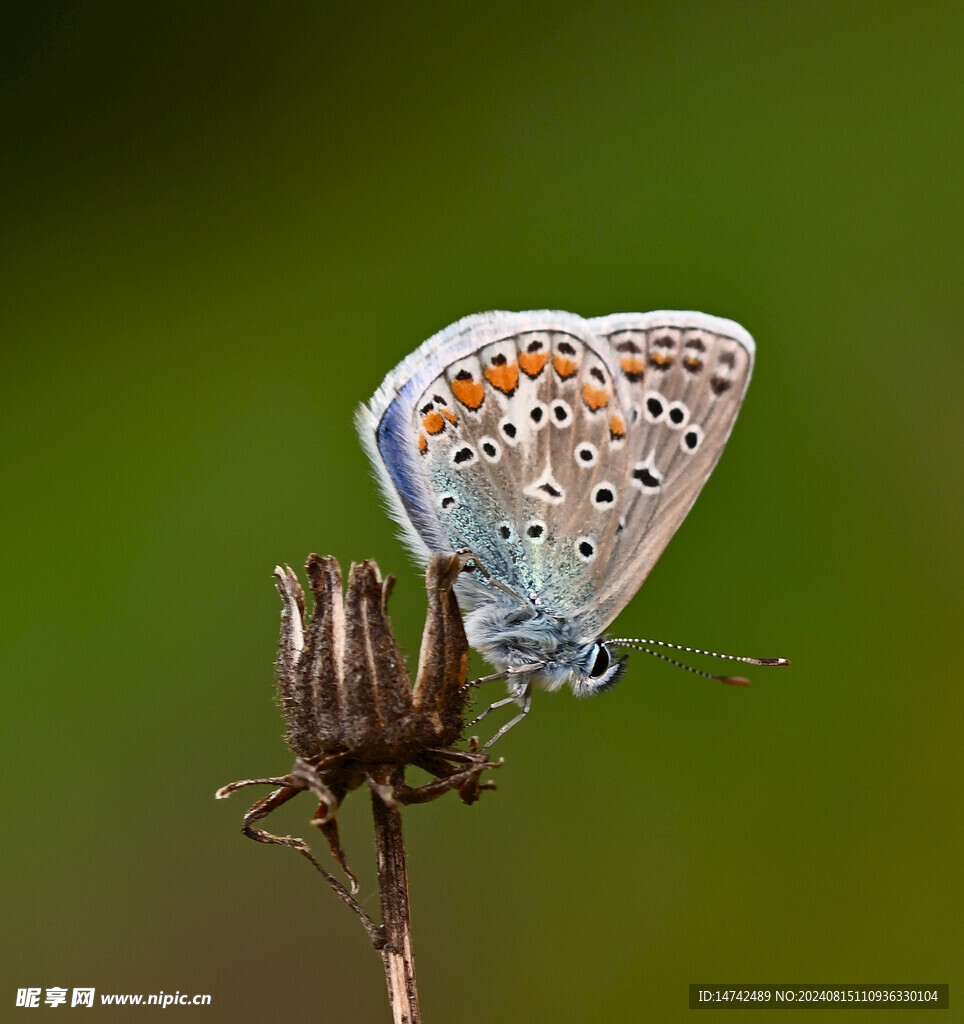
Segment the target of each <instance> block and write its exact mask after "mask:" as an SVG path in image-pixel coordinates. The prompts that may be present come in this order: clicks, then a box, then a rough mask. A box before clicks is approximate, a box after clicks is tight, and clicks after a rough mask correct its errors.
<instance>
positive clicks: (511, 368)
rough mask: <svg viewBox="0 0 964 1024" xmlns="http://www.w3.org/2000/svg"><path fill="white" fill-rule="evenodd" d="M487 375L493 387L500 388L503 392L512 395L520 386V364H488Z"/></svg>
mask: <svg viewBox="0 0 964 1024" xmlns="http://www.w3.org/2000/svg"><path fill="white" fill-rule="evenodd" d="M485 377H486V380H488V382H489V383H490V384H491V385H492V387H494V388H498V389H499V390H500V391H501V392H502V394H504V395H511V394H512V393H513V392H514V391H515V389H516V388H517V387H518V386H519V365H518V363H504V364H503V365H502V366H487V367H486V368H485Z"/></svg>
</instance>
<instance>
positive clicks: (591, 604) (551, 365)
mask: <svg viewBox="0 0 964 1024" xmlns="http://www.w3.org/2000/svg"><path fill="white" fill-rule="evenodd" d="M754 355H755V345H754V341H753V339H752V338H751V337H750V335H749V334H748V333H747V331H746V330H744V328H742V327H741V326H740V325H739V324H737V323H734V322H733V321H732V320H724V319H721V318H719V317H715V316H709V315H707V314H705V313H695V312H667V311H657V312H651V313H614V314H612V315H610V316H603V317H596V318H594V319H584V318H582V317H580V316H577V315H576V314H574V313H565V312H561V311H552V310H539V311H530V312H521V313H509V312H488V313H478V314H476V315H473V316H468V317H465V318H463V319H462V320H459V321H458V322H457V323H454V324H452V325H451V326H449V327H446V328H445V329H444V330H443V331H440V332H439V333H438V334H436V335H434V336H433V337H431V338H429V339H428V341H426V342H424V344H422V345H421V346H420V347H419V348H418V349H416V350H415V352H413V353H412V354H411V355H409V356H408V357H407V358H406V359H404V360H403V361H402V362H401V363H400V364H399V365H398V366H397V367H396V368H395V369H394V370H392V371H391V373H389V374H388V375H387V377H386V378H385V380H384V382H383V383H382V385H381V387H379V388H378V390H377V391H376V392H375V394H374V396H373V397H372V398H371V400H370V401H369V402H368V403H367V404H365V405H363V406H361V407H360V408H359V410H358V414H357V416H356V425H357V427H358V430H359V433H360V436H361V440H362V443H363V445H364V447H365V450H366V451H367V453H368V455H369V457H370V459H371V461H372V463H373V465H374V467H375V470H376V473H377V476H378V478H379V480H380V483H381V486H382V489H383V491H384V493H385V496H386V498H387V500H388V504H389V509H390V511H391V512H392V514H393V516H394V518H395V519H396V520H397V522H398V523H399V525H400V526H401V531H402V536H403V539H404V540H405V541H406V543H407V544H408V546H409V547H410V548H411V549H412V551H413V553H414V554H415V555H416V557H417V558H418V559H419V560H421V561H422V562H423V563H424V561H425V560H426V559H427V556H428V554H429V553H430V552H436V551H438V552H443V551H461V550H468V551H471V552H472V553H473V554H474V555H475V556H476V558H477V560H478V562H479V563H480V567H481V571H480V572H479V573H477V574H475V575H474V576H470V577H469V578H468V580H467V581H466V582H463V583H462V584H460V589H459V600H460V603H461V604H462V605H463V608H464V609H466V611H467V614H466V616H465V629H466V635H467V637H468V640H469V643H470V644H471V645H472V646H473V647H475V648H476V649H477V650H478V651H480V652H481V653H482V654H483V655H484V657H485V658H486V659H487V660H488V661H489V662H490V663H491V664H493V665H494V666H496V667H497V668H498V669H499V670H500V671H499V672H498V673H497V674H496V676H493V677H490V678H508V679H509V684H510V695H511V696H510V698H508V699H507V700H511V699H518V698H522V699H523V714H525V712H526V711H527V710H528V707H529V695H530V693H531V689H532V686H533V685H534V684H535V685H541V686H542V687H544V688H546V689H549V690H555V689H558V688H559V687H561V686H562V685H564V684H568V685H569V686H570V687H571V688H572V690H573V692H574V693H575V694H577V695H579V696H585V695H589V694H595V693H600V692H602V691H605V690H607V689H609V688H611V687H612V686H613V685H614V684H615V683H616V682H617V681H618V680H619V679H620V678H621V677H622V675H623V674H624V672H625V671H626V658H625V656H623V657H617V656H616V654H615V651H616V650H617V649H619V648H627V647H628V648H636V649H639V650H645V651H646V652H647V653H650V654H656V656H657V657H662V658H663V659H664V660H667V661H672V659H670V658H667V657H666V656H665V655H660V654H658V652H656V651H653V650H652V645H660V646H663V647H676V648H677V649H679V650H688V651H695V652H696V653H701V654H710V653H712V652H706V651H699V650H698V649H696V648H685V647H682V648H681V647H678V645H674V644H667V643H664V642H660V641H647V640H633V639H631V638H617V639H612V638H609V639H607V637H606V635H605V631H606V629H607V628H608V627H609V625H610V624H611V623H612V621H613V620H614V619H615V618H616V616H617V615H618V614H619V612H620V611H622V609H623V608H624V607H625V606H626V605H627V604H628V602H629V601H630V600H631V599H632V597H633V596H634V595H635V593H636V592H637V590H638V589H639V588H640V586H641V585H642V583H643V581H644V580H645V579H646V577H647V576H648V575H649V572H650V570H651V569H652V568H653V566H654V565H655V563H656V560H657V559H658V558H659V556H660V555H661V554H662V552H663V549H664V548H665V547H666V545H667V543H668V542H669V540H670V538H671V537H672V536H673V534H674V533H675V532H676V530H677V528H678V527H679V525H680V523H681V522H682V521H683V519H684V517H685V516H686V513H687V512H688V511H689V510H690V508H691V507H692V505H693V502H694V501H695V500H696V498H697V496H698V495H699V493H700V490H701V489H702V487H703V484H704V483H705V482H706V480H707V478H708V477H709V475H710V473H711V472H712V470H713V467H714V466H715V465H716V463H717V460H718V459H719V457H720V454H721V452H722V451H723V447H724V445H725V444H726V441H727V439H728V437H729V436H730V431H731V430H732V428H733V424H734V422H735V420H736V416H737V413H738V412H739V410H740V406H741V404H742V402H743V397H744V395H745V394H746V390H747V386H748V385H749V382H750V375H751V372H752V369H753V360H754ZM720 657H729V658H730V659H731V660H738V661H746V662H750V663H752V664H785V663H786V662H785V660H784V659H758V658H735V657H733V656H728V655H720ZM674 664H678V663H677V662H674ZM681 667H684V668H688V669H689V670H690V671H694V672H697V673H698V674H700V675H709V673H703V672H699V670H696V669H692V668H690V667H689V666H685V665H683V666H681ZM710 678H713V679H719V680H720V681H723V682H732V683H745V682H746V681H745V680H743V679H739V678H736V677H729V676H710ZM498 703H499V704H501V703H506V701H501V702H498ZM493 706H496V705H493ZM520 717H521V716H520ZM510 724H514V723H510Z"/></svg>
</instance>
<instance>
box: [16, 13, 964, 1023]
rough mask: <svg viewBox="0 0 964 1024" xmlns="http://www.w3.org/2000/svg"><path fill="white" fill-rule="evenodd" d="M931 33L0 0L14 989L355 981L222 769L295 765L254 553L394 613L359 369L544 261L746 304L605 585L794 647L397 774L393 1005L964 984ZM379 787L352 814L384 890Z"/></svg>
mask: <svg viewBox="0 0 964 1024" xmlns="http://www.w3.org/2000/svg"><path fill="white" fill-rule="evenodd" d="M962 27H964V15H962V8H961V6H960V5H959V4H951V3H937V2H931V3H921V4H903V5H883V4H872V3H851V4H846V5H845V4H836V3H818V4H815V5H814V4H811V5H802V4H798V3H788V2H779V3H747V4H733V3H705V2H704V3H693V2H681V3H675V4H672V5H669V4H665V5H649V4H631V3H609V4H603V5H599V4H578V3H532V4H527V5H519V4H509V3H487V4H484V5H483V4H478V5H451V4H442V3H434V4H433V3H425V4H415V5H407V4H404V5H403V4H392V5H390V4H377V3H368V2H366V3H352V4H332V3H321V2H319V3H305V2H300V3H285V4H252V3H241V4H239V3H201V4H198V3H166V4H147V5H143V4H141V5H131V4H121V3H81V4H77V3H41V4H31V5H21V7H20V10H19V12H18V13H17V14H16V17H14V18H13V20H11V19H10V17H9V12H8V18H7V20H6V24H5V31H4V37H3V40H2V43H0V46H2V61H0V75H2V81H3V87H2V97H0V109H2V117H3V121H2V123H3V149H2V155H0V161H2V167H3V188H2V193H3V204H4V207H5V211H4V212H3V215H2V224H0V231H2V236H3V274H2V281H0V291H2V296H0V308H2V317H3V360H2V371H0V387H2V404H0V416H2V421H3V449H2V450H3V459H4V463H5V471H4V474H3V479H4V486H3V502H2V509H0V516H2V536H3V538H4V541H3V544H2V558H3V568H4V580H5V585H4V587H3V590H2V595H3V596H2V602H3V610H2V616H0V634H2V643H0V650H2V666H0V670H2V683H3V696H4V705H5V710H4V712H3V718H2V729H3V735H2V748H3V752H4V769H3V771H4V777H5V781H6V786H5V792H6V801H7V803H6V807H5V814H4V820H5V827H4V854H3V858H4V860H3V869H4V875H5V878H6V880H7V884H6V886H5V889H6V893H5V900H6V904H7V905H6V907H5V909H4V911H3V920H4V929H3V932H4V937H3V948H2V950H0V954H2V955H0V964H2V968H0V976H2V978H3V985H2V990H0V1006H2V1007H4V1008H5V1009H3V1010H2V1011H0V1017H2V1018H3V1019H8V1015H9V1017H10V1019H20V1017H19V1013H20V1011H17V1010H15V1009H14V998H15V990H16V989H17V988H18V987H25V986H40V987H42V988H46V987H52V986H56V985H63V986H66V987H72V986H94V987H95V988H96V989H97V991H98V993H100V992H144V993H149V992H157V991H160V990H164V991H167V992H173V991H175V990H180V991H182V992H189V993H191V994H193V993H195V992H199V993H211V994H212V996H213V1005H212V1006H211V1007H210V1008H209V1009H208V1010H205V1011H189V1010H184V1011H182V1013H183V1014H184V1016H185V1017H187V1016H194V1015H197V1016H202V1015H203V1016H204V1017H205V1019H208V1020H217V1021H236V1020H254V1019H259V1020H266V1021H285V1022H340V1024H355V1022H369V1021H379V1020H386V1019H388V1012H387V1008H386V1005H385V997H384V991H383V981H382V975H381V965H380V962H379V960H378V958H377V957H376V955H375V954H374V953H373V952H372V950H371V948H370V947H369V946H368V945H367V939H366V938H365V936H364V934H363V932H362V929H361V928H360V927H359V926H358V924H357V923H356V922H355V920H354V919H352V917H351V915H350V914H349V912H348V911H347V910H346V909H345V908H344V907H343V906H341V905H340V904H339V903H337V901H336V900H335V899H334V898H333V896H332V895H331V893H330V892H329V891H328V890H327V889H326V888H325V887H324V885H323V883H322V882H321V880H320V879H319V878H318V877H317V876H315V875H314V874H313V872H312V871H311V869H310V868H309V867H308V865H306V864H305V863H304V862H303V861H302V860H301V859H300V858H297V857H295V856H294V855H291V854H289V853H288V852H287V851H283V850H280V849H271V848H268V847H262V846H258V845H257V844H255V843H251V842H249V841H247V840H245V839H244V838H243V837H242V836H241V835H240V833H239V831H238V828H239V823H240V816H241V814H242V812H243V810H244V809H245V807H246V806H247V801H246V796H244V795H239V796H236V797H234V798H233V799H232V800H231V801H229V802H227V803H215V801H214V799H213V793H214V790H215V788H216V787H217V786H219V785H221V784H222V783H225V782H228V781H230V780H232V779H235V778H240V777H244V776H248V775H258V774H265V773H267V774H272V773H277V772H282V771H284V770H286V769H287V767H288V766H289V764H290V754H289V753H288V752H287V750H286V748H285V747H284V745H283V743H282V741H281V733H282V725H281V721H280V718H279V715H278V713H277V711H276V709H275V708H274V707H273V704H272V686H273V678H272V661H273V657H274V645H275V641H276V631H277V625H278V610H279V602H278V598H277V595H276V593H275V591H274V590H273V588H272V585H271V580H270V572H271V569H272V567H273V566H274V564H275V563H276V562H278V561H285V562H289V563H291V564H293V565H298V566H300V565H301V564H302V563H303V561H304V558H305V556H306V555H307V554H308V552H309V551H311V550H317V551H319V552H326V553H332V554H335V555H337V556H338V557H339V558H340V559H342V560H343V561H344V562H345V563H347V562H348V561H350V560H351V559H360V558H363V557H366V556H369V557H375V558H377V559H378V561H379V562H380V564H381V565H382V567H383V569H384V570H385V571H386V572H388V571H391V572H395V573H397V574H398V575H399V578H400V579H399V584H398V587H397V590H396V597H395V604H394V619H395V623H396V627H397V631H398V633H399V635H400V637H401V639H402V640H403V642H404V644H405V645H406V647H407V649H408V650H410V651H414V650H415V649H416V648H417V644H418V637H419V632H420V625H421V619H422V614H423V605H422V597H421V591H420V581H419V578H418V575H417V573H416V571H415V570H414V569H413V567H412V565H411V564H410V562H409V560H408V559H407V557H406V555H405V553H404V552H403V550H402V548H401V546H400V545H399V543H398V542H397V540H396V539H395V538H394V535H393V530H392V527H391V526H390V524H389V522H388V520H387V518H386V516H385V515H384V513H383V512H382V510H381V508H380V503H379V500H378V498H377V496H376V490H375V487H374V484H373V482H372V481H371V479H370V475H369V468H368V465H367V463H366V460H365V458H364V456H363V454H362V452H361V451H360V449H359V446H358V444H357V443H356V439H355V436H354V432H353V429H352V425H351V417H352V411H353V408H354V406H355V404H356V403H357V402H358V401H360V400H362V399H365V398H366V397H367V396H368V395H369V394H370V393H371V392H372V390H373V389H374V388H375V386H376V385H377V384H378V383H379V382H380V380H381V378H382V376H383V374H384V373H385V372H386V371H387V370H388V369H389V368H390V367H392V366H393V365H394V364H395V362H396V361H398V360H399V359H400V358H401V357H402V356H404V355H405V354H406V353H407V352H408V351H409V350H411V349H412V348H414V347H415V346H416V345H417V344H418V343H419V342H421V341H422V340H423V339H424V338H425V337H427V336H428V335H430V334H432V333H433V332H434V331H436V330H438V329H440V328H441V327H443V326H445V325H446V324H447V323H449V322H451V321H452V320H455V319H457V318H458V317H460V316H462V315H465V314H467V313H472V312H476V311H479V310H483V309H490V308H504V309H530V308H542V307H549V308H563V309H571V310H574V311H576V312H579V313H582V314H585V315H597V314H602V313H608V312H612V311H617V310H646V309H651V308H681V309H689V308H694V309H702V310H705V311H707V312H711V313H716V314H719V315H722V316H727V317H732V318H734V319H737V320H739V321H741V322H742V323H744V324H746V325H747V327H748V328H749V329H750V330H751V331H752V332H753V334H754V335H755V336H756V338H757V342H758V346H759V358H758V364H757V371H756V375H755V378H754V382H753V386H752V387H751V389H750V392H749V396H748V400H747V403H746V406H745V408H744V410H743V413H742V414H741V417H740V422H739V423H738V425H737V428H736V430H735V432H734V435H733V439H732V442H731V444H730V447H729V449H728V451H727V452H726V454H725V456H724V458H723V460H722V462H721V464H720V467H719V469H718V470H717V472H716V474H715V475H714V477H713V479H712V480H711V481H710V483H709V485H708V486H707V488H706V490H705V492H704V494H703V496H702V497H701V498H700V500H699V502H698V503H697V505H696V507H695V509H694V510H693V512H692V514H691V515H690V517H689V519H688V520H687V522H686V523H685V524H684V526H683V528H682V529H681V531H680V535H679V537H678V538H677V539H676V540H674V542H673V543H672V544H671V545H670V548H669V549H668V551H667V552H666V554H665V555H664V557H663V558H662V559H661V561H660V564H659V565H658V566H657V568H656V570H655V571H654V572H653V574H652V576H651V578H650V579H649V581H648V582H647V584H646V585H645V587H644V588H643V590H642V592H641V593H640V595H639V596H638V598H637V599H636V600H635V601H634V602H633V603H632V605H631V606H630V608H629V609H628V610H627V611H626V612H625V613H624V615H623V616H622V617H621V618H620V620H619V630H620V631H621V632H622V633H623V634H630V633H636V634H638V635H643V636H655V637H659V638H664V639H667V640H673V641H677V642H681V643H686V644H692V645H705V646H708V647H710V648H715V649H722V650H725V651H734V652H735V653H750V654H767V655H771V654H779V655H786V656H789V657H792V658H793V659H794V665H793V667H792V668H791V669H789V670H785V671H779V672H776V671H773V672H768V671H767V670H762V669H757V670H755V671H753V672H751V673H750V674H751V675H752V678H753V682H754V685H753V687H751V688H750V689H749V690H747V691H741V690H734V689H733V688H730V687H720V686H715V685H713V684H711V683H706V682H703V681H701V680H698V679H695V678H693V677H690V676H688V675H685V674H683V673H680V672H678V671H676V670H674V669H672V668H670V667H668V666H665V665H662V664H660V663H657V662H655V661H653V660H652V659H647V658H645V657H643V656H637V657H636V658H634V659H633V661H632V668H631V671H630V673H629V676H628V678H627V679H626V680H625V682H624V683H623V684H622V685H621V686H620V687H618V688H617V689H616V690H615V691H614V692H612V693H611V694H609V695H607V696H605V697H603V698H599V699H597V700H589V701H582V702H580V701H576V700H575V699H573V698H572V697H571V696H570V695H568V694H560V695H556V696H544V697H542V699H539V700H537V701H536V705H535V709H534V713H533V714H532V716H531V717H530V719H529V720H528V722H527V723H525V725H524V726H522V727H520V728H518V729H516V730H515V731H514V732H512V733H511V734H510V735H509V737H508V738H507V739H506V740H505V741H504V742H503V743H502V744H500V751H499V752H500V753H501V754H502V755H503V756H504V757H505V758H506V764H505V767H503V768H502V769H501V771H500V772H499V773H498V783H499V791H498V792H497V793H496V794H492V795H487V796H486V797H485V799H483V801H482V802H481V803H480V804H478V805H477V806H475V807H471V808H466V807H463V806H462V805H461V804H459V802H458V801H457V800H456V799H455V798H454V797H449V798H446V799H444V800H441V801H439V802H438V803H435V804H432V805H430V806H426V807H420V808H413V809H411V810H410V811H409V812H407V814H406V820H407V830H408V836H409V845H410V857H411V860H410V873H411V883H412V890H413V902H414V914H415V939H416V951H417V957H418V966H419V973H420V981H421V986H422V1003H423V1011H424V1015H425V1018H426V1021H429V1022H433V1021H434V1022H441V1021H445V1022H450V1024H457V1022H465V1024H474V1022H481V1021H494V1022H499V1024H511V1022H514V1021H523V1022H531V1021H534V1020H539V1021H541V1020H547V1021H548V1020H551V1021H554V1022H560V1024H562V1022H573V1024H575V1022H586V1021H591V1022H595V1021H607V1022H608V1021H620V1020H633V1021H636V1020H654V1021H676V1020H684V1019H689V1015H690V1011H689V1010H687V1009H686V1004H687V985H688V984H689V983H690V982H703V981H715V982H765V981H769V982H842V983H851V982H898V983H905V982H918V981H922V982H950V983H951V986H952V988H951V1000H952V1006H953V1007H956V1008H957V1009H956V1010H955V1009H952V1011H951V1013H950V1015H945V1017H944V1018H941V1019H947V1017H948V1016H953V1015H955V1014H960V1012H961V1011H960V1006H961V1004H962V1000H964V990H962V984H964V966H962V965H964V923H962V922H964V886H962V870H961V865H962V863H964V828H962V801H961V780H962V768H964V764H962V761H964V756H962V742H961V732H962V712H964V698H962V694H961V685H960V683H961V676H960V671H959V669H958V661H959V658H958V655H957V653H956V651H957V649H958V647H959V643H960V635H959V631H960V622H961V607H962V605H961V600H960V598H961V592H960V579H961V568H962V566H961V553H962V545H961V539H960V510H961V498H962V494H961V482H960V468H961V465H960V463H961V459H960V448H959V445H958V441H959V438H960V436H961V415H960V409H961V386H962V383H964V375H962V364H961V360H960V356H959V353H960V348H961V337H960V324H961V322H962V320H964V290H962V287H961V283H962V282H961V275H960V273H959V271H960V267H961V239H962V236H964V223H962V220H964V218H962V204H961V164H962V157H964V143H962V138H964V134H962V127H964V125H962V117H961V103H960V100H961V92H960V90H961V82H960V52H961V47H962V42H964V35H962V31H961V30H962ZM479 668H481V666H479ZM500 695H501V691H500V688H499V687H498V686H494V687H492V688H491V690H489V691H488V692H487V693H486V694H485V695H484V697H485V698H486V699H495V698H496V697H498V696H500ZM255 795H257V794H256V793H254V792H252V797H253V796H255ZM312 810H313V808H312V806H311V801H310V800H308V799H305V800H304V802H302V801H301V800H299V801H295V802H294V803H293V804H292V805H290V807H288V808H286V809H285V811H284V812H283V813H281V814H279V815H278V816H277V818H276V819H275V820H274V825H275V826H276V829H277V830H280V831H290V832H293V833H294V834H306V833H307V832H308V831H309V828H308V825H307V822H308V818H309V817H310V814H311V812H312ZM367 816H368V808H367V801H366V799H364V798H362V799H359V798H357V797H356V798H354V799H350V800H349V801H348V804H347V806H346V808H345V810H344V815H343V821H344V825H343V827H344V830H345V842H346V845H347V847H348V850H349V853H350V855H351V857H352V859H353V861H354V862H355V864H356V866H357V867H358V868H359V870H360V871H361V873H362V875H363V881H364V889H363V894H362V895H363V902H364V904H365V905H366V906H367V907H368V908H369V909H370V910H374V907H375V899H374V896H373V891H372V879H373V873H372V869H371V847H370V831H369V826H368V824H367V820H366V819H367ZM36 1012H38V1013H40V1014H43V1015H47V1014H49V1013H50V1012H51V1011H50V1010H48V1009H41V1010H40V1011H36ZM95 1012H96V1014H97V1015H98V1016H99V1017H103V1018H104V1019H114V1018H115V1017H116V1019H128V1018H129V1017H133V1016H135V1015H136V1016H137V1017H138V1019H145V1020H147V1019H152V1014H154V1015H157V1014H156V1011H149V1010H146V1009H141V1010H139V1011H137V1012H136V1014H135V1013H134V1012H133V1011H124V1012H122V1011H109V1010H101V1009H97V1010H96V1011H95ZM174 1012H175V1014H176V1011H174ZM812 1012H813V1011H804V1013H803V1014H800V1013H797V1014H795V1015H793V1016H792V1017H790V1018H789V1019H791V1020H794V1021H798V1022H799V1021H801V1020H804V1019H807V1014H808V1013H812ZM721 1013H722V1011H711V1012H710V1013H709V1014H708V1015H707V1019H717V1018H718V1019H720V1020H726V1021H733V1020H735V1019H738V1018H739V1017H740V1016H741V1014H740V1013H739V1011H737V1012H736V1013H732V1012H731V1013H728V1014H723V1015H722V1016H721ZM775 1015H776V1016H777V1017H780V1018H781V1019H782V1017H783V1016H785V1015H786V1011H778V1012H777V1013H776V1014H775ZM850 1017H854V1019H859V1020H861V1021H867V1020H871V1019H873V1020H881V1021H890V1020H893V1021H902V1022H907V1021H911V1020H915V1019H921V1018H923V1019H927V1020H931V1019H934V1018H932V1017H931V1016H926V1017H925V1015H924V1014H923V1013H922V1012H921V1011H914V1010H910V1011H903V1010H900V1011H899V1010H886V1009H884V1010H879V1011H872V1012H871V1013H870V1014H866V1013H859V1014H858V1013H857V1012H856V1011H851V1012H849V1013H848V1012H844V1013H843V1014H841V1015H838V1016H835V1017H834V1018H833V1019H834V1020H845V1019H849V1018H850ZM169 1018H170V1012H168V1014H167V1017H166V1018H165V1019H169ZM751 1019H754V1020H755V1019H757V1018H756V1017H753V1018H751ZM768 1019H770V1018H768ZM821 1019H822V1018H821ZM956 1019H962V1018H961V1017H957V1018H956Z"/></svg>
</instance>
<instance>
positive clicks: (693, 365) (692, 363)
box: [683, 356, 703, 373]
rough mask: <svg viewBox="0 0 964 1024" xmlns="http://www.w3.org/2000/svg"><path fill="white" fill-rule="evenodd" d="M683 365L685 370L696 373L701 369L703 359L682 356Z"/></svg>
mask: <svg viewBox="0 0 964 1024" xmlns="http://www.w3.org/2000/svg"><path fill="white" fill-rule="evenodd" d="M683 365H684V366H685V367H686V369H687V370H692V371H693V373H696V371H697V370H702V369H703V360H702V359H700V358H698V357H697V356H684V357H683Z"/></svg>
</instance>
